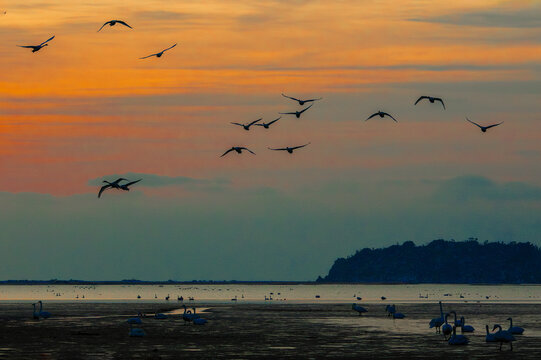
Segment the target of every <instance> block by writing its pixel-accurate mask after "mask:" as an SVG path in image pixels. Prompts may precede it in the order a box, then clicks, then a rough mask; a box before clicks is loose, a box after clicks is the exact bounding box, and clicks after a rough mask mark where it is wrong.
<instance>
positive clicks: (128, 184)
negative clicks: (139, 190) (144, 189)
mask: <svg viewBox="0 0 541 360" xmlns="http://www.w3.org/2000/svg"><path fill="white" fill-rule="evenodd" d="M141 180H143V179H139V180H135V181H132V182H129V183H127V184H124V186H130V185H133V184H137V183H138V182H139V181H141Z"/></svg>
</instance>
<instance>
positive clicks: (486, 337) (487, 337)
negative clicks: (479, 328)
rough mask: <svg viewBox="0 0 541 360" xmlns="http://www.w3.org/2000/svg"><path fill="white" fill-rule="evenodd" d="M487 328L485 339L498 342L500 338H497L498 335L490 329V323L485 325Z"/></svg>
mask: <svg viewBox="0 0 541 360" xmlns="http://www.w3.org/2000/svg"><path fill="white" fill-rule="evenodd" d="M485 329H486V330H487V335H486V336H485V341H486V342H498V340H496V336H494V334H491V333H490V332H489V330H488V325H485Z"/></svg>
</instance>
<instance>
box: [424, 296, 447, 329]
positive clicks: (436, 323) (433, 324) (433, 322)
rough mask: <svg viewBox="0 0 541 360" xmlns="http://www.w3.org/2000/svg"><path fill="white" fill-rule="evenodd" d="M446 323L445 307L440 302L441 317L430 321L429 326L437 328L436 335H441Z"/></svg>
mask: <svg viewBox="0 0 541 360" xmlns="http://www.w3.org/2000/svg"><path fill="white" fill-rule="evenodd" d="M444 322H445V318H444V316H443V306H442V304H441V301H440V317H438V318H433V319H432V320H430V323H429V324H428V326H429V327H430V328H431V329H432V328H433V327H435V328H436V333H439V332H440V331H441V326H442V325H443V323H444Z"/></svg>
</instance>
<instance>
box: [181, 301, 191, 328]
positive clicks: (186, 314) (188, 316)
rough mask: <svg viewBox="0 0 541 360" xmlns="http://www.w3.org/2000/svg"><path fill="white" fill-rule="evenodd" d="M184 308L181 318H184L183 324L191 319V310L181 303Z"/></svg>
mask: <svg viewBox="0 0 541 360" xmlns="http://www.w3.org/2000/svg"><path fill="white" fill-rule="evenodd" d="M182 307H183V308H184V313H183V314H182V320H184V324H186V323H189V322H190V321H192V320H193V314H192V312H191V310H187V307H186V305H182Z"/></svg>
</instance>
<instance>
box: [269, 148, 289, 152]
mask: <svg viewBox="0 0 541 360" xmlns="http://www.w3.org/2000/svg"><path fill="white" fill-rule="evenodd" d="M267 149H269V150H275V151H281V150H287V148H278V149H273V148H270V147H268V148H267Z"/></svg>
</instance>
